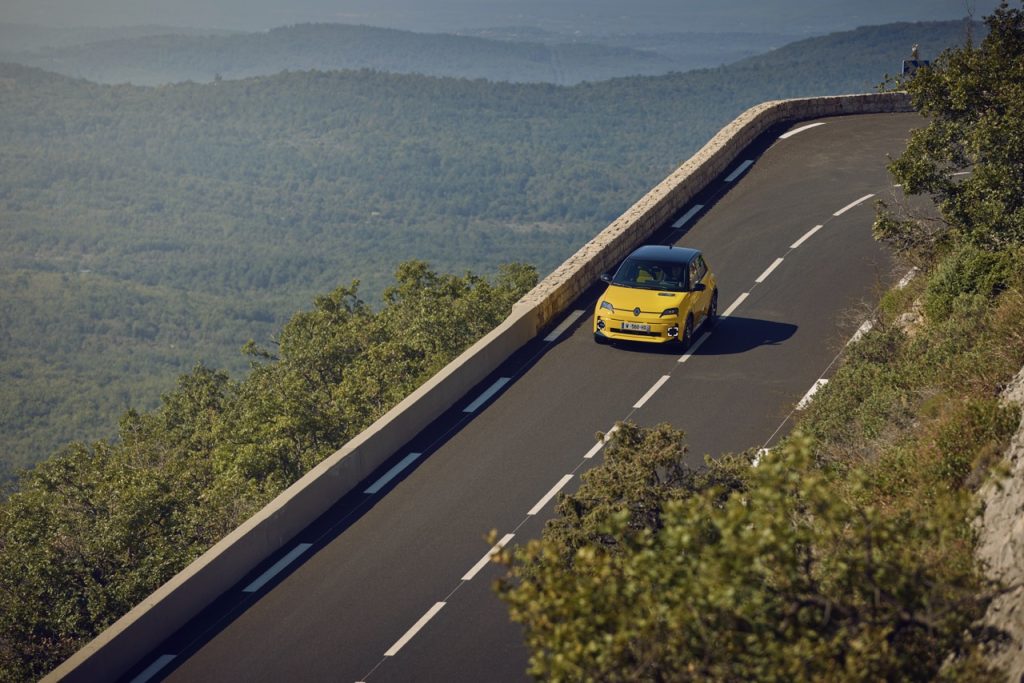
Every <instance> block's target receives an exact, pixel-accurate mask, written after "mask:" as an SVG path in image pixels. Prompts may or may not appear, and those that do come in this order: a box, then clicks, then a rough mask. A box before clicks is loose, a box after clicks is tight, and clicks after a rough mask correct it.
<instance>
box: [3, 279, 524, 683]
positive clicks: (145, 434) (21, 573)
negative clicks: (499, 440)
mask: <svg viewBox="0 0 1024 683" xmlns="http://www.w3.org/2000/svg"><path fill="white" fill-rule="evenodd" d="M536 279H537V277H536V272H535V271H534V270H533V269H532V268H531V267H528V266H521V265H512V266H506V267H504V268H502V269H501V272H500V274H499V275H498V276H497V277H496V278H494V279H493V280H487V279H483V278H480V277H477V276H475V275H471V274H467V275H465V276H463V277H456V276H452V275H441V274H438V273H436V272H434V271H432V270H431V269H430V268H428V267H427V266H426V264H424V263H422V262H416V261H412V262H408V263H405V264H403V265H402V266H400V267H399V269H398V272H397V273H396V280H397V282H396V284H395V285H394V286H393V287H391V288H389V289H388V290H387V291H386V292H385V295H384V305H383V307H382V308H380V310H378V311H374V310H373V309H371V308H370V306H369V305H367V304H366V303H365V302H363V301H362V300H361V299H360V298H359V295H358V287H357V283H353V284H352V285H351V286H349V287H339V288H337V289H336V290H334V291H333V292H331V293H330V294H327V295H324V296H321V297H317V299H316V301H315V305H314V308H313V309H312V310H310V311H304V312H300V313H298V314H296V315H295V316H294V317H293V318H292V319H291V320H290V321H289V322H288V324H287V325H285V326H284V328H283V329H282V330H281V333H280V336H279V338H278V339H277V342H276V344H274V345H273V347H272V348H269V349H267V348H260V347H257V346H256V345H254V344H250V345H249V346H248V347H247V349H246V351H247V353H248V356H249V358H250V361H251V363H252V370H251V372H250V373H249V375H248V376H247V377H246V379H245V380H244V381H236V380H233V379H231V378H230V377H229V376H228V374H227V373H225V372H223V371H217V370H213V369H210V368H208V367H205V366H202V365H200V366H197V367H196V368H195V369H193V371H192V372H191V373H189V374H187V375H183V376H182V377H180V378H179V380H178V385H177V387H176V388H175V389H173V390H172V391H170V392H168V393H166V394H165V395H164V396H163V399H162V402H161V405H160V406H159V407H158V408H156V409H155V410H152V411H148V412H145V413H140V412H136V411H129V412H127V413H126V414H125V415H124V416H123V417H122V418H121V423H120V430H119V434H118V438H117V439H116V440H109V441H98V442H96V443H92V444H85V443H73V444H71V445H69V446H67V447H66V448H64V449H63V450H62V451H60V452H59V453H57V454H56V455H54V456H53V457H51V458H49V459H48V460H46V461H45V462H43V463H41V464H40V465H38V466H37V467H36V468H34V469H33V470H31V471H29V472H27V473H26V474H25V475H24V477H23V478H22V480H21V483H20V487H19V489H18V491H17V492H15V493H13V494H12V495H11V496H10V497H9V498H7V499H6V500H4V501H3V502H2V503H0V681H25V680H35V679H38V678H40V677H41V676H42V675H44V674H45V673H47V672H48V671H50V670H51V669H52V668H53V667H55V666H56V665H57V664H59V663H60V662H61V661H63V660H64V659H66V658H67V657H68V656H70V655H71V654H72V653H73V652H74V651H75V650H77V649H78V648H79V647H81V646H82V645H83V644H84V643H85V642H86V641H88V640H89V639H91V638H92V637H93V636H95V635H96V634H97V633H99V632H100V631H102V630H103V629H104V628H105V627H106V626H108V625H109V624H111V623H113V622H114V621H115V620H116V619H117V618H118V617H120V616H121V615H122V614H124V613H125V612H127V611H128V610H130V609H131V608H132V607H134V606H135V605H136V604H137V603H138V602H140V601H141V600H142V599H143V598H145V597H146V596H147V595H149V593H151V592H152V591H153V590H155V589H156V588H157V587H158V586H160V585H161V584H163V583H164V582H165V581H167V580H168V579H169V578H171V577H172V576H173V575H174V574H175V573H177V572H178V571H179V570H181V569H182V568H184V567H185V566H186V565H187V564H188V563H189V562H191V561H192V560H193V559H195V558H196V557H198V556H199V555H201V554H202V553H203V552H205V551H206V550H207V549H208V548H209V547H210V546H212V545H213V544H214V543H215V542H217V541H218V540H219V539H220V538H222V537H223V536H224V535H225V534H227V533H228V532H229V531H231V530H232V529H234V528H235V527H236V526H238V525H239V524H240V523H241V522H242V521H244V520H245V519H247V518H248V517H249V516H251V515H252V514H253V513H254V512H256V511H257V510H258V509H260V508H261V507H262V506H263V505H265V504H266V503H267V502H269V501H270V500H271V499H273V498H274V497H275V496H276V495H277V494H279V493H280V492H281V491H283V490H284V489H285V488H286V487H288V486H289V485H290V484H291V483H292V482H294V481H295V480H297V479H298V478H299V477H300V476H302V475H303V474H304V473H305V472H306V471H307V470H309V469H310V468H311V467H313V466H314V465H315V464H316V463H318V462H320V461H321V460H322V459H323V458H324V457H326V456H327V455H329V454H331V453H332V452H334V451H335V450H336V449H337V448H339V447H340V446H341V445H342V444H343V443H345V442H346V441H348V440H349V439H351V438H352V437H353V436H355V435H356V434H358V433H359V432H360V431H362V430H363V429H364V428H366V427H367V426H369V425H370V424H371V423H372V422H373V421H374V420H376V419H377V418H378V417H380V416H381V415H383V414H384V413H385V412H387V411H388V410H389V409H390V408H391V407H392V406H394V405H395V404H396V403H398V402H399V401H400V400H401V399H402V398H404V397H405V396H406V395H407V394H409V393H410V392H412V391H413V390H414V389H415V388H416V387H417V386H419V385H420V384H422V383H423V382H424V381H425V380H427V379H428V378H430V377H431V376H433V375H434V374H435V373H436V372H437V371H438V370H440V369H441V368H442V367H443V366H444V365H446V364H447V363H448V362H449V361H450V360H452V359H453V358H454V357H455V356H456V355H458V354H459V353H460V352H461V351H462V350H464V349H465V348H467V347H468V346H469V345H470V344H471V343H472V342H473V341H475V340H476V339H477V338H479V337H481V336H483V335H484V334H485V333H487V332H489V331H490V330H491V329H493V328H494V327H495V326H497V325H498V323H500V322H501V321H502V320H503V319H504V318H505V316H506V315H507V314H508V312H509V310H511V307H512V304H513V303H515V302H516V301H517V300H518V299H519V298H520V297H521V296H522V295H523V294H524V293H526V292H527V291H528V290H529V289H530V288H532V287H533V285H534V284H535V283H536Z"/></svg>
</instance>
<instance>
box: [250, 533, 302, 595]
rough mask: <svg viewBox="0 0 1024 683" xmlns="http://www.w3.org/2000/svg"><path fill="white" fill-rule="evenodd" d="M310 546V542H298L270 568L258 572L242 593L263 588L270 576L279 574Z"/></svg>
mask: <svg viewBox="0 0 1024 683" xmlns="http://www.w3.org/2000/svg"><path fill="white" fill-rule="evenodd" d="M312 547H313V544H312V543H300V544H298V545H297V546H295V547H294V548H292V551H291V552H290V553H288V554H287V555H285V556H284V557H282V558H281V559H280V560H278V561H277V562H275V563H274V566H272V567H271V568H270V569H268V570H267V571H265V572H263V573H262V574H260V575H259V578H257V579H256V580H255V581H253V582H252V583H250V584H249V585H248V586H246V587H245V588H243V589H242V592H243V593H255V592H256V591H258V590H259V589H260V588H263V586H264V585H265V584H266V583H267V582H268V581H270V580H271V579H272V578H274V577H275V576H277V575H278V574H280V573H281V571H283V570H284V568H285V567H287V566H288V565H290V564H291V563H292V562H294V561H295V560H297V559H298V558H299V555H301V554H302V553H304V552H306V551H307V550H309V549H310V548H312Z"/></svg>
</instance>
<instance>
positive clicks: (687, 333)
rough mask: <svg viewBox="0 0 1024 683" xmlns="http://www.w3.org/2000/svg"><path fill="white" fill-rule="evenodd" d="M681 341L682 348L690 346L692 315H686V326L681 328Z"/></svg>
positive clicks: (691, 340)
mask: <svg viewBox="0 0 1024 683" xmlns="http://www.w3.org/2000/svg"><path fill="white" fill-rule="evenodd" d="M680 341H682V343H683V350H684V351H685V350H686V349H688V348H690V344H692V343H693V316H692V315H688V316H686V326H685V327H684V328H683V336H682V339H681V340H680Z"/></svg>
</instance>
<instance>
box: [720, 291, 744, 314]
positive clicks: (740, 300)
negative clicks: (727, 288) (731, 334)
mask: <svg viewBox="0 0 1024 683" xmlns="http://www.w3.org/2000/svg"><path fill="white" fill-rule="evenodd" d="M748 296H750V292H743V293H742V294H740V295H739V296H738V297H736V301H733V302H732V306H729V308H727V309H725V313H722V314H720V315H719V316H718V317H719V318H728V317H729V316H730V315H732V314H733V311H735V310H736V309H737V308H739V307H740V304H741V303H743V302H744V301H746V299H747V297H748Z"/></svg>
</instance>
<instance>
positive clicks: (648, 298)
mask: <svg viewBox="0 0 1024 683" xmlns="http://www.w3.org/2000/svg"><path fill="white" fill-rule="evenodd" d="M689 296H691V294H690V292H663V291H658V290H655V289H638V288H635V287H619V286H618V285H611V286H609V287H608V289H607V290H606V291H605V293H604V296H602V297H601V300H602V301H607V302H608V303H610V304H611V305H612V306H614V307H615V310H616V312H618V311H632V310H634V309H636V308H639V309H640V310H641V311H642V312H643V313H654V314H655V315H660V314H661V312H662V311H664V310H665V309H666V308H680V307H682V306H683V305H684V304H685V302H686V298H687V297H689Z"/></svg>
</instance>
